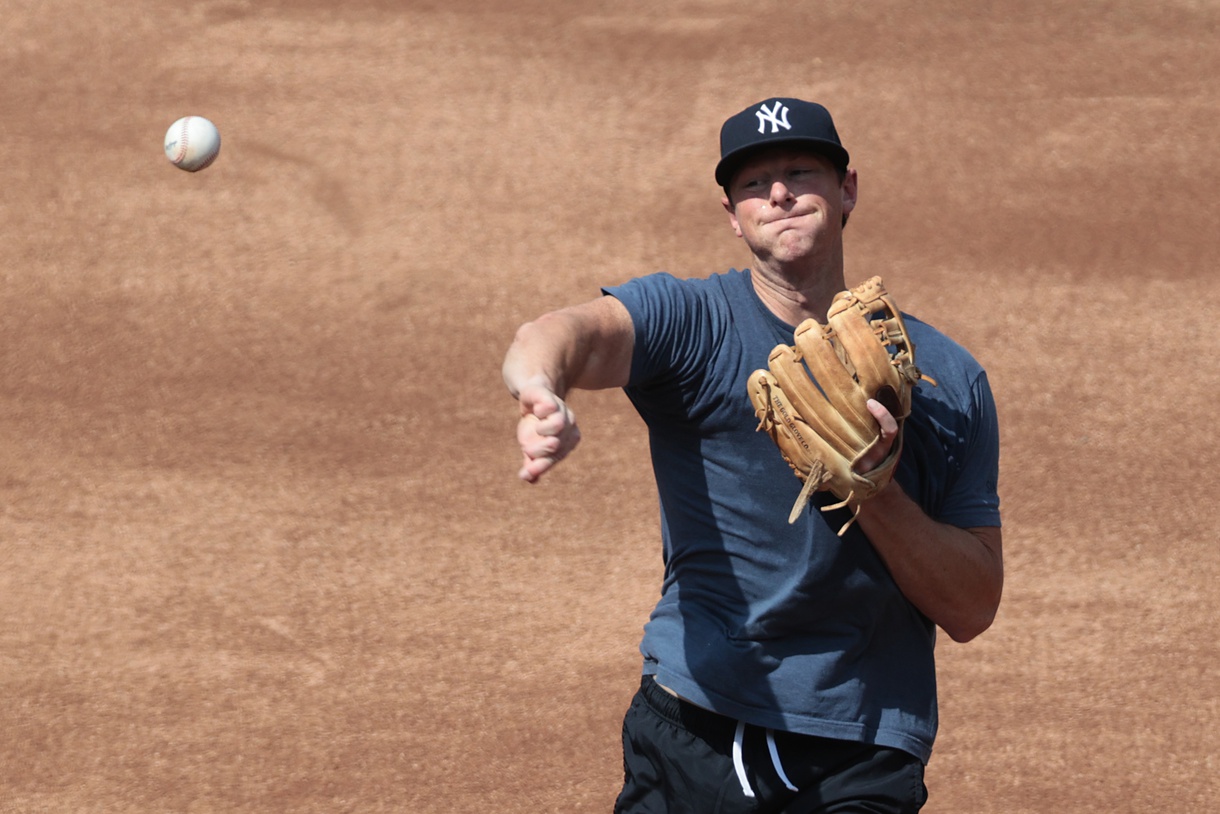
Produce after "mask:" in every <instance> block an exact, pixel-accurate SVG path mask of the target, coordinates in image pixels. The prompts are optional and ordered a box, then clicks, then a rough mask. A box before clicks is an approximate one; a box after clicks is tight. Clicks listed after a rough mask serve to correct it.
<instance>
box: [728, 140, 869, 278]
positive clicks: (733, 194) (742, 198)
mask: <svg viewBox="0 0 1220 814" xmlns="http://www.w3.org/2000/svg"><path fill="white" fill-rule="evenodd" d="M728 192H729V197H726V198H724V200H723V203H724V207H725V209H726V210H727V211H728V213H729V222H730V223H731V224H732V226H733V231H735V232H736V233H737V236H738V237H740V238H742V239H743V240H745V241H746V244H747V245H748V246H749V247H750V250H751V251H752V252H753V253H754V254H755V256H757V257H758V258H759V260H761V261H764V262H766V261H768V260H774V261H777V262H779V263H781V264H782V263H791V262H798V261H800V260H802V259H804V258H806V257H809V256H811V255H814V254H815V253H816V252H818V251H819V250H822V251H826V250H828V249H830V248H832V247H834V246H837V245H838V244H839V241H840V240H841V237H842V230H843V218H844V216H846V215H847V214H848V213H850V212H851V210H852V209H853V208H855V205H856V171H855V170H848V171H847V174H846V177H844V178H843V180H842V181H840V180H839V174H838V172H836V170H835V168H834V165H833V164H832V163H831V162H830V160H829V159H827V158H826V157H825V156H822V155H819V154H818V153H815V152H810V151H808V150H802V149H800V148H794V147H778V148H775V149H772V150H766V151H763V152H760V153H758V154H757V155H755V156H752V157H751V158H750V159H749V160H747V161H746V163H744V164H742V165H741V168H740V169H738V170H737V172H736V173H735V174H734V175H733V180H732V181H731V182H730V183H729V189H728Z"/></svg>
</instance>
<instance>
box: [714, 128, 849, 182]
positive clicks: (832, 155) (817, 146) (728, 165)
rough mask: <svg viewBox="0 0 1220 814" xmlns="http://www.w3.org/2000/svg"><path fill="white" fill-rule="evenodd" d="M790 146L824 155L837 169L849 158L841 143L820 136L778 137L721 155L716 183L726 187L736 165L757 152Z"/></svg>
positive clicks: (736, 167)
mask: <svg viewBox="0 0 1220 814" xmlns="http://www.w3.org/2000/svg"><path fill="white" fill-rule="evenodd" d="M792 146H798V147H807V148H809V149H811V150H813V151H814V152H817V153H820V154H821V155H824V156H826V157H827V158H829V159H830V161H831V162H832V163H833V164H834V165H835V167H836V168H837V169H839V170H845V169H847V164H848V162H849V160H850V157H849V156H848V154H847V150H845V149H843V147H842V145H839V144H835V143H834V142H833V141H827V140H826V139H820V138H801V137H792V138H778V139H773V140H769V141H763V142H756V143H754V144H749V145H746V146H745V147H739V148H737V149H736V150H733V151H732V152H731V153H729V154H727V155H725V156H724V157H722V158H721V159H720V163H719V164H717V165H716V183H717V184H719V185H720V186H722V187H727V186H728V185H729V182H730V181H732V180H733V175H734V173H736V172H737V169H738V167H740V166H741V165H742V163H744V162H745V161H746V159H748V158H749V157H750V156H751V155H754V154H755V153H757V152H761V151H763V150H768V149H771V148H773V147H792Z"/></svg>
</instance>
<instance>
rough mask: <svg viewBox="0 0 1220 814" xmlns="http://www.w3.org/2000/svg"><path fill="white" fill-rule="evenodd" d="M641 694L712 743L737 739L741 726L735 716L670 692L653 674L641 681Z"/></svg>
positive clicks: (660, 711)
mask: <svg viewBox="0 0 1220 814" xmlns="http://www.w3.org/2000/svg"><path fill="white" fill-rule="evenodd" d="M640 695H641V696H642V697H643V698H644V700H645V701H646V702H647V703H648V706H650V707H652V709H653V711H654V712H656V713H657V714H658V715H660V716H661V717H662V718H664V719H666V720H667V721H669V722H670V723H671V724H674V725H675V726H680V727H682V728H683V729H685V730H686V731H688V732H690V733H691V734H693V735H698V736H699V737H701V738H703V739H704V740H708V741H712V742H715V741H725V742H729V741H732V740H733V734H734V732H735V730H736V729H737V721H736V720H735V719H733V718H730V717H728V716H727V715H721V714H720V713H718V712H712V711H711V710H710V709H704V708H703V707H700V706H696V705H695V704H692V703H690V702H689V701H683V700H682V699H681V698H678V697H677V696H676V695H672V694H670V693H668V692H666V691H665V690H664V689H663V688H662V687H661V685H660V684H658V683H657V682H656V679H655V678H654V677H653V676H651V675H646V676H644V678H643V679H642V680H641V681H640Z"/></svg>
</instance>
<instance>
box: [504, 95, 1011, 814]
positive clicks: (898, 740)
mask: <svg viewBox="0 0 1220 814" xmlns="http://www.w3.org/2000/svg"><path fill="white" fill-rule="evenodd" d="M720 141H721V160H720V163H719V164H718V166H717V167H716V180H717V182H718V183H719V184H720V185H721V186H722V187H723V190H724V196H723V199H722V203H723V205H724V208H725V210H726V212H727V213H728V218H729V224H730V225H731V226H732V229H733V231H734V233H735V234H736V235H737V236H738V237H740V238H741V239H742V240H744V241H745V243H746V245H747V246H748V247H749V249H750V251H751V253H752V255H753V264H752V266H751V268H749V269H747V270H743V271H737V270H734V269H730V270H729V271H727V272H724V273H718V274H713V275H711V276H710V277H707V278H702V279H692V280H678V279H675V278H674V277H672V276H669V275H666V274H654V275H649V276H645V277H641V278H637V279H634V280H631V281H629V282H627V283H626V284H624V285H621V286H617V287H613V288H608V289H605V290H604V291H603V296H602V297H599V298H598V299H596V300H593V301H592V302H588V303H584V304H582V305H576V306H574V307H571V308H565V309H562V310H559V311H556V312H553V313H549V314H545V315H543V316H541V317H539V318H538V319H537V320H535V321H533V322H531V323H527V324H525V325H523V326H522V327H521V328H520V329H519V330H518V332H517V335H516V337H515V339H514V341H513V343H512V346H511V347H510V348H509V350H508V353H507V355H506V357H505V361H504V369H503V372H504V379H505V382H506V384H507V386H508V389H509V391H510V392H511V393H512V394H513V396H515V397H516V398H517V400H518V401H519V403H520V410H521V418H520V421H519V423H518V428H517V440H518V442H519V444H520V447H521V451H522V454H523V464H522V468H521V470H520V477H521V478H522V479H523V480H525V481H527V482H530V483H533V482H536V481H537V480H538V479H539V478H541V477H542V476H543V475H544V474H545V473H546V472H547V471H549V470H550V469H551V468H552V467H553V466H554V465H555V464H556V463H557V462H559V461H561V460H563V459H564V458H565V457H566V456H567V455H568V454H569V453H570V452H571V451H572V449H573V448H574V447H575V446H576V444H577V443H578V442H579V441H580V430H579V429H578V427H577V423H576V418H575V416H574V414H573V412H572V410H571V409H570V407H569V405H568V403H567V401H566V399H567V396H568V394H569V393H570V392H571V391H572V390H574V389H599V388H610V387H623V388H625V391H626V393H627V395H628V397H629V398H630V399H631V401H632V403H633V404H634V406H635V407H636V409H637V410H638V411H639V413H640V415H641V417H642V418H643V419H644V421H645V423H646V424H647V426H648V428H649V438H650V443H651V450H652V461H653V468H654V471H655V474H656V481H657V488H658V491H659V496H660V505H661V530H662V537H663V551H664V562H665V575H664V582H663V586H662V596H661V599H660V600H659V602H658V603H657V606H656V608H655V609H654V611H653V613H652V615H651V618H650V620H649V622H648V624H647V625H646V627H645V632H644V638H643V641H642V642H641V645H640V650H641V653H642V654H643V659H644V662H643V671H642V672H643V680H642V683H641V686H640V690H639V692H638V693H637V694H636V697H635V698H634V700H633V702H632V705H631V708H630V709H629V710H628V712H627V716H626V719H625V721H624V727H623V749H624V768H625V782H624V786H623V790H622V793H621V794H620V796H619V798H618V803H617V806H616V809H615V810H616V811H618V812H624V813H626V812H631V814H635V813H636V812H692V814H707V813H708V812H738V811H741V812H746V811H749V812H773V811H774V812H865V811H867V812H914V811H918V810H919V809H920V808H921V807H922V805H923V803H924V801H925V799H926V791H925V787H924V784H923V772H924V765H925V763H926V762H927V760H928V757H929V756H930V754H931V750H932V743H933V739H934V737H935V733H936V726H937V712H936V685H935V671H934V664H933V646H934V640H935V627H936V626H939V627H940V628H942V629H943V630H945V631H946V632H947V633H948V634H949V636H950V637H952V638H953V639H955V640H957V641H962V642H964V641H968V640H969V639H972V638H973V637H975V636H977V635H978V634H980V633H982V632H983V631H984V630H985V629H986V628H987V627H989V626H990V624H991V622H992V619H993V618H994V616H995V613H996V609H997V607H998V605H999V601H1000V593H1001V587H1002V583H1003V565H1002V556H1001V534H1000V515H999V499H998V497H997V492H996V488H997V478H998V470H999V464H998V460H999V440H998V429H997V425H996V414H995V405H994V403H993V401H992V397H991V393H990V389H989V387H988V384H987V378H986V374H985V373H984V371H983V370H982V368H981V367H980V366H979V365H978V364H977V363H976V362H975V360H974V359H973V358H972V357H971V356H970V355H969V354H968V353H967V352H966V351H965V350H964V349H962V348H961V347H960V346H958V345H957V344H955V343H954V342H952V340H950V339H948V338H947V337H945V336H944V335H942V334H941V333H939V332H938V331H936V330H935V329H933V328H931V327H929V326H928V325H926V324H924V323H922V322H920V321H918V320H916V319H914V318H913V317H910V316H907V317H906V320H907V325H908V329H909V331H910V333H911V335H912V340H913V342H914V344H915V347H916V349H917V360H918V364H919V366H920V368H921V369H922V370H923V371H924V372H925V373H926V374H928V375H929V376H930V377H931V378H932V379H934V380H935V381H936V382H937V386H936V387H932V386H931V385H930V384H929V383H927V382H922V383H920V384H919V385H918V386H917V387H916V388H915V390H914V392H913V394H912V412H911V415H910V417H909V418H907V420H906V422H905V426H904V429H903V433H904V446H903V453H902V457H901V459H900V462H899V467H898V470H897V472H896V475H895V479H894V481H893V482H891V483H890V484H889V485H888V486H887V487H886V488H885V489H883V490H882V491H881V492H880V493H879V494H877V495H876V496H875V497H873V498H872V499H870V500H869V501H867V502H865V503H864V504H863V506H862V508H861V510H860V513H859V517H858V520H857V522H856V524H855V525H853V526H852V527H851V528H850V529H849V530H848V531H847V532H846V533H845V534H844V535H843V536H842V537H838V536H836V530H837V529H838V528H839V527H840V526H841V525H842V524H843V519H844V516H843V515H842V512H846V511H848V510H846V509H844V510H837V511H831V512H825V513H824V512H822V511H820V510H819V509H820V506H819V505H817V501H814V502H813V503H812V504H811V506H810V507H809V508H807V509H806V510H805V511H804V513H803V514H802V515H801V516H800V518H799V519H798V520H797V521H796V522H795V523H794V524H792V525H789V523H788V511H789V508H790V507H791V506H792V504H793V501H794V499H795V498H796V496H797V494H798V493H799V491H800V487H801V483H800V481H799V480H798V479H797V478H796V477H794V476H793V474H792V471H791V470H790V469H789V467H788V465H787V463H786V462H785V461H784V460H783V458H782V456H781V455H780V454H779V452H778V450H777V449H776V448H775V446H774V444H773V443H772V442H771V440H770V438H769V437H768V436H767V434H766V433H762V432H757V431H756V428H757V424H758V421H757V417H756V416H755V414H754V411H753V405H752V404H751V402H750V400H749V397H748V394H747V384H746V382H747V379H748V377H749V375H750V373H751V372H752V371H753V370H755V369H757V368H760V367H762V368H765V367H766V366H767V358H768V355H769V353H770V351H771V349H772V348H773V347H774V346H775V345H777V344H781V343H783V344H791V343H792V341H793V330H794V327H795V326H796V325H798V324H800V322H802V321H803V320H805V319H806V318H810V317H812V318H814V319H817V320H818V321H820V322H825V319H826V312H827V309H828V307H829V306H830V303H831V300H832V298H833V297H834V295H835V294H836V293H837V292H839V291H842V290H844V289H845V288H846V287H847V285H846V280H845V277H844V258H843V228H844V226H845V225H846V223H847V219H848V216H849V215H850V214H851V212H852V210H853V209H854V208H855V206H856V202H857V195H858V188H859V182H858V176H857V172H856V170H855V169H851V168H849V166H848V160H849V157H848V153H847V151H846V150H845V149H844V148H843V146H842V143H841V142H840V139H839V136H838V133H837V131H836V129H835V126H834V122H833V120H832V118H831V116H830V113H829V112H828V111H827V110H826V109H825V108H823V107H822V106H820V105H817V104H814V103H811V102H806V101H803V100H799V99H789V98H776V99H769V100H767V101H765V102H762V103H759V104H756V105H752V106H750V107H749V108H746V109H745V110H743V111H741V112H740V113H738V114H736V115H735V116H732V117H730V118H729V119H728V120H727V121H726V122H725V123H724V125H723V127H722V129H721V136H720ZM866 276H867V275H866ZM869 410H870V412H871V413H872V414H873V416H874V417H875V418H876V419H877V421H878V425H879V427H880V433H881V438H882V441H881V444H880V445H879V446H878V447H877V448H875V449H874V450H873V452H872V454H871V455H870V457H869V459H868V460H866V461H861V462H860V463H859V464H858V466H857V468H858V469H859V470H860V471H862V472H863V471H868V469H869V468H871V466H872V465H874V464H875V463H877V462H879V461H880V460H882V459H883V458H884V457H885V456H886V455H887V454H888V452H889V449H890V447H891V446H892V444H893V443H894V441H895V438H896V436H897V430H898V425H897V422H896V421H895V419H894V417H893V416H891V415H890V414H889V413H888V412H887V411H886V410H885V408H884V407H882V406H881V405H880V404H878V403H877V402H876V401H872V402H870V403H869ZM819 497H827V498H828V499H827V500H824V501H822V503H821V505H823V506H825V505H828V504H829V503H833V502H834V499H833V498H830V497H829V496H828V495H827V493H820V495H819Z"/></svg>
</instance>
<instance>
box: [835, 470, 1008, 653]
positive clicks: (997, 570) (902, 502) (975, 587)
mask: <svg viewBox="0 0 1220 814" xmlns="http://www.w3.org/2000/svg"><path fill="white" fill-rule="evenodd" d="M858 522H859V524H860V528H861V529H862V530H863V531H864V533H865V534H866V535H868V538H869V540H870V541H871V542H872V544H873V548H874V549H876V551H877V553H878V554H879V555H880V556H881V559H882V560H883V561H884V562H885V564H886V566H887V567H888V568H889V570H890V574H891V576H893V578H894V581H895V582H896V583H897V584H898V587H899V588H900V589H901V590H902V592H903V594H904V595H905V596H906V597H907V599H908V600H910V602H911V604H913V605H914V606H915V607H917V608H918V609H919V610H920V611H921V612H922V613H923V614H924V615H925V616H927V617H928V618H929V619H931V620H932V621H933V622H935V623H936V624H937V625H939V626H940V627H941V628H942V629H943V630H944V631H945V632H946V633H948V634H949V636H950V637H951V638H953V639H954V640H955V641H959V642H965V641H969V640H970V639H973V638H974V637H975V636H977V635H979V634H980V633H982V632H983V631H984V630H986V629H987V628H988V627H990V625H991V622H992V620H993V619H994V618H995V614H996V610H997V609H998V608H999V604H1000V594H1001V591H1002V589H1003V585H1004V565H1003V554H1002V550H1001V535H1000V529H999V528H976V529H963V528H957V527H956V526H950V525H947V524H945V523H939V522H937V521H935V520H933V519H932V518H930V517H928V515H926V514H925V513H924V512H923V510H922V509H921V508H920V507H919V505H918V504H917V503H915V501H913V500H912V499H911V498H910V497H909V496H907V494H906V493H905V492H904V491H903V490H902V487H900V486H899V485H898V484H897V483H896V482H894V483H891V484H890V485H889V486H888V487H886V489H884V490H883V491H882V492H881V493H879V494H878V495H877V496H875V497H874V498H872V499H871V500H869V501H868V502H866V503H865V504H864V505H863V506H862V507H861V510H860V517H859V521H858Z"/></svg>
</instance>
